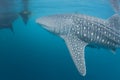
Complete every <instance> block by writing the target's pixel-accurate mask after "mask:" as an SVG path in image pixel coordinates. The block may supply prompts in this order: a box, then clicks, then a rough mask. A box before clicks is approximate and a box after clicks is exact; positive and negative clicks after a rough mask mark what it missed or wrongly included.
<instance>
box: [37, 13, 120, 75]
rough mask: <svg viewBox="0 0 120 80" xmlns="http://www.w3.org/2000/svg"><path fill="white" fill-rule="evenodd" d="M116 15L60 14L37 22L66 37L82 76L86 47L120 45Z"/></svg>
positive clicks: (110, 47)
mask: <svg viewBox="0 0 120 80" xmlns="http://www.w3.org/2000/svg"><path fill="white" fill-rule="evenodd" d="M114 19H115V17H114V16H113V17H111V18H110V19H108V20H104V19H100V18H95V17H91V16H86V15H82V14H58V15H53V16H46V17H41V18H39V19H37V20H36V22H37V23H38V24H40V25H42V26H43V28H45V29H46V30H48V31H49V32H52V33H54V34H56V35H58V36H60V37H61V38H63V39H64V41H65V43H66V45H67V47H68V50H69V52H70V54H71V57H72V59H73V62H74V63H75V66H76V67H77V69H78V71H79V72H80V74H81V75H82V76H85V75H86V65H85V55H84V51H85V47H86V46H87V45H92V46H94V45H95V46H98V47H101V48H107V49H111V50H112V51H113V50H115V49H116V48H118V47H119V45H120V33H119V32H117V31H116V30H115V29H113V27H114V25H113V26H112V27H111V24H114ZM116 26H120V25H116Z"/></svg>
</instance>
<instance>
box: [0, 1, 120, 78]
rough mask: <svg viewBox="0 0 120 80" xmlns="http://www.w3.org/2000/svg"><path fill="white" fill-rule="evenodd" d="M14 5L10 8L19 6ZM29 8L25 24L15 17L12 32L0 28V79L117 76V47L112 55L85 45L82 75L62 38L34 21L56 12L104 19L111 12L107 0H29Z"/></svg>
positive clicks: (118, 68)
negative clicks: (28, 15) (83, 75)
mask: <svg viewBox="0 0 120 80" xmlns="http://www.w3.org/2000/svg"><path fill="white" fill-rule="evenodd" d="M19 3H20V2H19ZM19 5H20V4H19ZM16 6H17V5H16ZM14 8H15V10H14V12H19V10H22V9H21V7H20V6H19V7H14ZM29 10H30V11H31V12H32V15H31V17H30V19H29V22H28V24H27V25H25V24H24V23H23V21H22V19H21V17H18V19H17V20H16V21H15V22H14V23H13V26H14V27H13V28H14V33H13V32H11V31H10V30H9V29H3V30H0V80H120V62H119V61H120V54H119V53H120V50H119V49H117V51H116V54H115V55H114V54H112V53H111V51H109V50H105V49H95V48H88V47H87V48H86V50H85V58H86V66H87V74H86V76H85V77H82V76H81V75H80V74H79V72H78V71H77V69H76V67H75V65H74V63H73V61H72V59H71V56H70V54H69V51H68V49H67V47H66V45H65V43H64V41H63V40H62V39H61V38H59V37H57V36H55V35H52V34H50V33H49V32H47V31H46V30H43V29H42V28H41V27H40V26H39V25H38V24H36V23H35V19H37V18H39V17H41V16H45V15H51V14H60V13H82V14H86V15H90V16H96V17H99V18H103V19H108V18H109V17H110V16H112V15H113V14H114V11H113V9H112V8H111V5H110V3H109V1H108V0H29ZM3 11H6V10H3ZM1 12H2V11H1Z"/></svg>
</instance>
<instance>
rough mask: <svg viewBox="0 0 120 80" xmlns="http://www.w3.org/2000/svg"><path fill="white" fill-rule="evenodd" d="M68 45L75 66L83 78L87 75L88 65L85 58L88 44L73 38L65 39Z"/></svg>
mask: <svg viewBox="0 0 120 80" xmlns="http://www.w3.org/2000/svg"><path fill="white" fill-rule="evenodd" d="M62 38H63V37H62ZM63 39H64V40H65V42H66V45H67V47H68V49H69V52H70V53H71V57H72V59H73V62H74V64H75V66H76V67H77V69H78V71H79V72H80V74H81V75H82V76H85V75H86V65H85V57H84V50H85V46H86V45H87V43H85V42H83V41H81V40H80V39H79V38H77V37H76V38H75V37H74V38H73V37H68V38H67V37H64V38H63Z"/></svg>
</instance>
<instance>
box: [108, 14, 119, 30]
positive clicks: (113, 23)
mask: <svg viewBox="0 0 120 80" xmlns="http://www.w3.org/2000/svg"><path fill="white" fill-rule="evenodd" d="M108 21H109V23H110V28H112V29H114V30H116V31H118V32H120V15H119V14H114V15H113V16H112V17H110V18H109V19H108Z"/></svg>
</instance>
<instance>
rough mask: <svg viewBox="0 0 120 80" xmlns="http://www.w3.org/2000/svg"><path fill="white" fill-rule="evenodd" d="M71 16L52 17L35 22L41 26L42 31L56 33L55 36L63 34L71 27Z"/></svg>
mask: <svg viewBox="0 0 120 80" xmlns="http://www.w3.org/2000/svg"><path fill="white" fill-rule="evenodd" d="M70 16H72V15H69V16H68V15H53V16H46V17H41V18H39V19H37V20H36V22H37V23H38V24H40V25H42V26H43V28H44V29H46V30H48V31H50V32H53V33H56V34H65V33H66V30H68V29H69V28H70V27H71V26H72V23H73V22H72V18H70Z"/></svg>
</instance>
